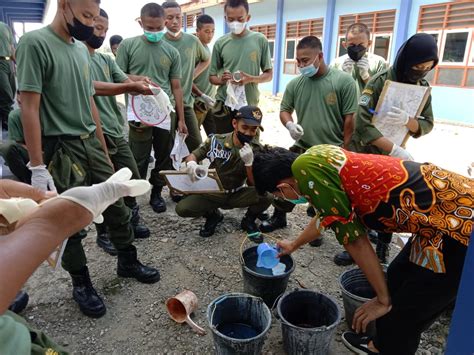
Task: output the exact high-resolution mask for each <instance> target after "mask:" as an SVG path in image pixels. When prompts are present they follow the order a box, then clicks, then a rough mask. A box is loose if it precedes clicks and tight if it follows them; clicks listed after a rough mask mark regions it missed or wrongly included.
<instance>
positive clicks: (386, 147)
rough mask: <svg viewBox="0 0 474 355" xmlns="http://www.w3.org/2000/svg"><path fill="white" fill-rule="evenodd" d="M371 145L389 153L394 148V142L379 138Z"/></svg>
mask: <svg viewBox="0 0 474 355" xmlns="http://www.w3.org/2000/svg"><path fill="white" fill-rule="evenodd" d="M370 144H372V145H375V146H376V147H378V148H379V149H381V150H382V151H384V152H387V153H390V152H391V151H392V148H393V142H392V141H391V140H390V139H388V138H385V137H380V138H377V139H376V140H373V141H372V142H370Z"/></svg>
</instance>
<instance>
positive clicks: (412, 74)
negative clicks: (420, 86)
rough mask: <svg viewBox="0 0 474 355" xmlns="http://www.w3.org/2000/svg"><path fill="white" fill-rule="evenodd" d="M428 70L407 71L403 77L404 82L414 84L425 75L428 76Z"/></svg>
mask: <svg viewBox="0 0 474 355" xmlns="http://www.w3.org/2000/svg"><path fill="white" fill-rule="evenodd" d="M429 72H430V70H416V69H411V68H410V69H408V71H407V72H406V73H405V75H404V79H405V80H403V81H404V82H406V83H410V84H416V83H418V81H420V80H421V79H423V78H424V77H425V76H426V74H428V73H429Z"/></svg>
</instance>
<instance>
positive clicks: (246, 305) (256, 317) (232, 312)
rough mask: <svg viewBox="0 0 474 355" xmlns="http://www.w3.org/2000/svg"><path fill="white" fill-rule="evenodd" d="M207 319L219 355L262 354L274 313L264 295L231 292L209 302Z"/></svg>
mask: <svg viewBox="0 0 474 355" xmlns="http://www.w3.org/2000/svg"><path fill="white" fill-rule="evenodd" d="M207 321H208V323H209V326H210V327H211V330H212V336H213V338H214V345H215V347H216V353H217V354H218V355H231V354H242V355H244V354H245V355H253V354H254V355H257V354H261V353H262V348H263V345H264V343H265V337H266V334H267V332H268V330H269V329H270V325H271V323H272V316H271V312H270V309H269V308H268V307H267V306H266V305H265V303H264V302H263V300H262V299H261V298H258V297H254V296H251V295H247V294H244V293H229V294H226V295H223V296H220V297H218V298H216V299H215V300H214V301H212V302H211V303H210V304H209V306H208V307H207Z"/></svg>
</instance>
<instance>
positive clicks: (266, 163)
mask: <svg viewBox="0 0 474 355" xmlns="http://www.w3.org/2000/svg"><path fill="white" fill-rule="evenodd" d="M296 158H298V154H297V153H293V152H290V151H289V150H288V149H285V148H280V147H268V146H267V147H264V148H263V149H262V150H260V151H259V152H257V153H256V154H255V159H254V161H253V165H252V171H253V177H254V181H255V188H256V189H257V192H258V193H259V194H260V195H263V194H265V192H275V191H277V186H278V184H279V182H280V181H281V180H283V179H286V178H289V177H292V176H293V172H292V171H291V166H292V165H293V163H294V161H295V160H296Z"/></svg>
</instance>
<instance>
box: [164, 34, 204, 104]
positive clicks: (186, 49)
mask: <svg viewBox="0 0 474 355" xmlns="http://www.w3.org/2000/svg"><path fill="white" fill-rule="evenodd" d="M163 40H164V41H166V42H167V43H169V44H170V45H172V46H173V47H174V48H176V49H177V50H178V52H179V54H180V58H181V88H182V89H183V102H184V105H185V106H192V105H193V104H194V98H193V96H192V90H193V73H194V68H195V67H196V64H198V63H200V62H205V61H206V60H208V59H209V53H208V52H206V50H205V49H204V46H203V45H202V44H201V42H200V41H199V39H198V38H197V37H196V36H193V35H190V34H189V33H181V37H180V38H179V39H178V40H173V39H169V38H168V35H165V36H164V37H163Z"/></svg>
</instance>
